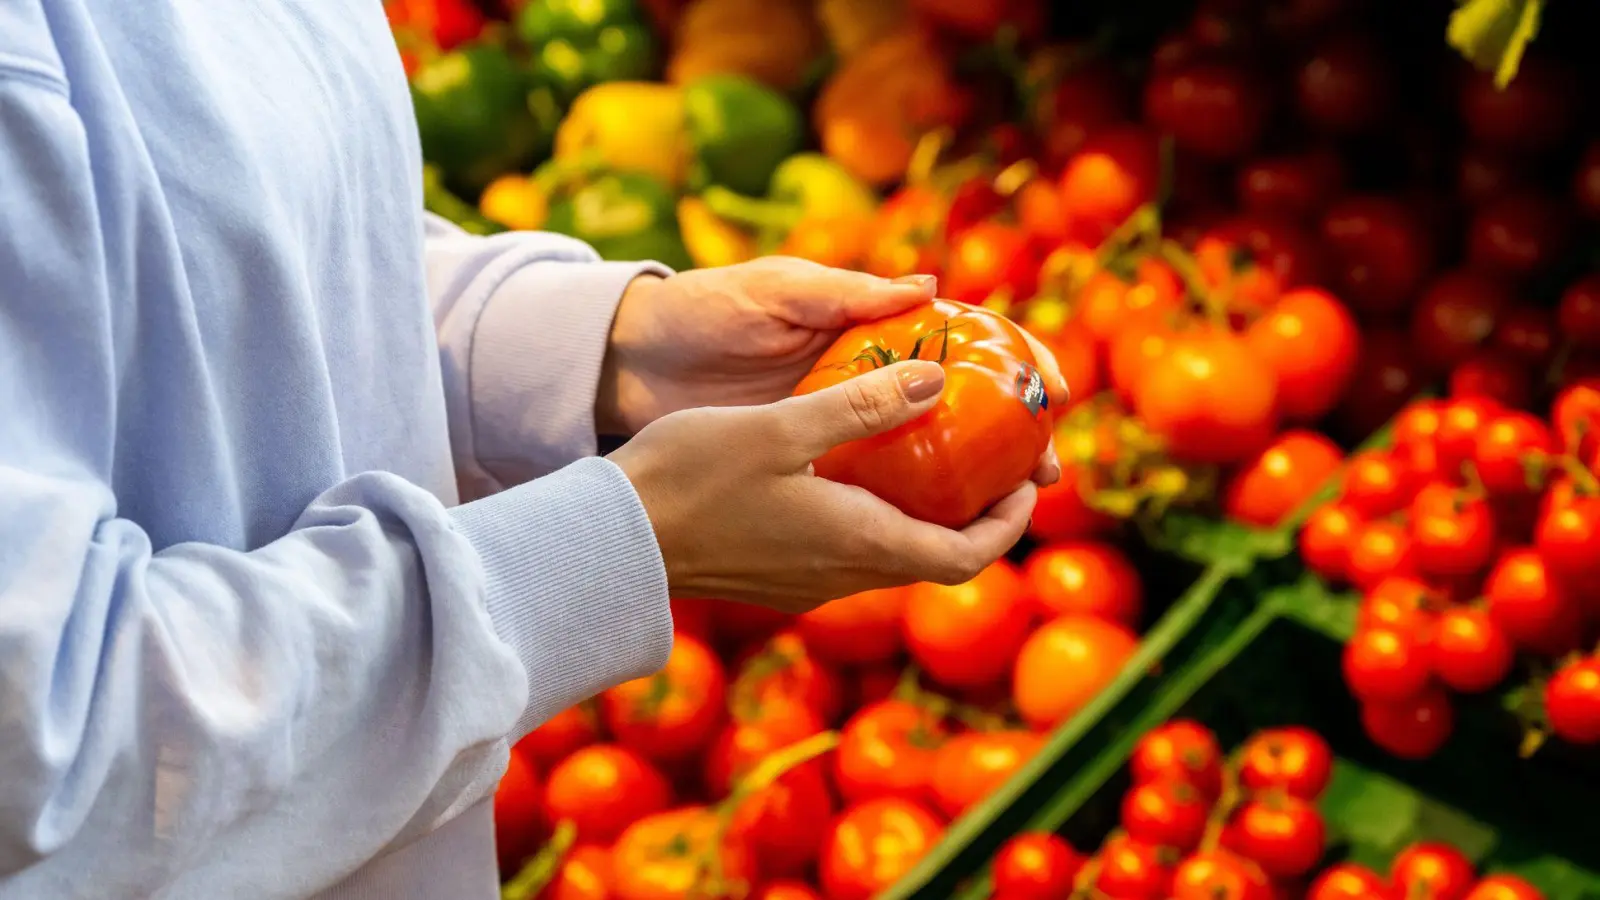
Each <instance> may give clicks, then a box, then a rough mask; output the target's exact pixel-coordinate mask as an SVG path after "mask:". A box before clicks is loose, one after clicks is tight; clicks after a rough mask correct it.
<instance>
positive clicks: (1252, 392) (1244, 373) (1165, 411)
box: [1133, 328, 1278, 463]
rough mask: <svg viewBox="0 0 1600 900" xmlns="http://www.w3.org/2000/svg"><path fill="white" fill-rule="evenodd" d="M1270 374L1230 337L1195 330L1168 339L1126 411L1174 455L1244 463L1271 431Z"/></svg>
mask: <svg viewBox="0 0 1600 900" xmlns="http://www.w3.org/2000/svg"><path fill="white" fill-rule="evenodd" d="M1277 402H1278V388H1277V375H1276V374H1275V373H1274V372H1273V371H1272V370H1271V369H1270V368H1268V366H1267V364H1266V363H1265V362H1264V361H1262V360H1261V359H1260V358H1258V357H1257V356H1256V355H1255V354H1254V353H1252V352H1251V351H1250V348H1249V346H1248V345H1247V344H1246V343H1245V342H1244V340H1243V339H1242V338H1240V337H1239V336H1237V335H1234V334H1231V333H1228V332H1226V331H1220V330H1216V329H1210V328H1200V329H1196V330H1193V331H1189V332H1185V333H1183V334H1180V335H1178V336H1176V337H1175V338H1174V340H1173V342H1172V345H1171V348H1170V350H1169V352H1168V354H1167V355H1166V356H1165V357H1163V358H1161V359H1159V360H1157V361H1156V363H1155V365H1154V366H1153V367H1152V368H1151V369H1150V371H1149V372H1147V373H1146V374H1145V376H1144V378H1143V379H1141V380H1140V381H1139V384H1138V389H1137V390H1136V391H1135V392H1134V397H1133V406H1134V410H1135V411H1136V412H1137V413H1138V414H1139V418H1141V419H1143V420H1144V421H1145V424H1146V425H1147V426H1148V427H1149V429H1150V431H1151V432H1152V433H1153V434H1155V435H1157V436H1159V437H1161V438H1163V439H1165V440H1166V442H1167V444H1168V448H1169V450H1170V451H1171V453H1172V455H1173V456H1174V457H1177V458H1180V459H1184V460H1189V461H1192V462H1202V463H1230V462H1238V461H1240V460H1243V459H1246V458H1248V457H1249V456H1250V455H1251V454H1254V453H1256V452H1258V451H1260V450H1261V448H1263V447H1265V446H1266V445H1267V443H1268V442H1270V441H1271V440H1272V434H1273V432H1274V431H1275V430H1276V428H1277Z"/></svg>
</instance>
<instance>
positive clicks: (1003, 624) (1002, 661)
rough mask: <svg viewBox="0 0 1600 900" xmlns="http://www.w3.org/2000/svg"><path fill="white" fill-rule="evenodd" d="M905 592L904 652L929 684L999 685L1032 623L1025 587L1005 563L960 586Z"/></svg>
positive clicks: (923, 586) (929, 585) (916, 587)
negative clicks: (905, 649)
mask: <svg viewBox="0 0 1600 900" xmlns="http://www.w3.org/2000/svg"><path fill="white" fill-rule="evenodd" d="M907 591H908V595H907V599H906V606H905V614H904V618H903V624H904V629H905V639H906V647H907V648H908V649H910V651H911V658H912V659H914V660H916V662H917V664H918V665H920V666H922V668H923V670H924V671H926V672H927V673H928V675H929V676H930V677H932V678H933V680H935V681H937V682H939V683H940V684H943V685H947V686H949V687H956V688H970V687H981V686H983V685H986V684H992V683H994V682H996V681H999V680H1000V679H1001V678H1002V677H1003V676H1004V675H1005V673H1006V672H1007V670H1009V669H1010V667H1011V661H1012V660H1013V659H1014V658H1015V657H1016V654H1017V648H1018V647H1021V646H1022V642H1023V641H1024V640H1025V639H1026V638H1027V636H1028V625H1029V624H1030V623H1031V622H1032V621H1033V603H1032V600H1031V598H1029V597H1028V595H1027V582H1025V581H1023V580H1022V575H1021V573H1019V572H1018V571H1017V569H1016V567H1015V566H1013V565H1012V564H1011V563H1009V562H1007V561H1006V560H1004V559H1001V560H998V561H996V562H995V563H993V564H992V565H990V566H989V567H988V568H986V569H984V570H983V571H982V572H979V573H978V576H977V577H976V578H974V579H972V580H971V581H968V582H966V583H964V584H956V585H942V584H933V583H930V582H924V583H921V584H914V585H912V586H911V587H910V588H908V589H907Z"/></svg>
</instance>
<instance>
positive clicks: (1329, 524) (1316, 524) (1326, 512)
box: [1300, 502, 1364, 582]
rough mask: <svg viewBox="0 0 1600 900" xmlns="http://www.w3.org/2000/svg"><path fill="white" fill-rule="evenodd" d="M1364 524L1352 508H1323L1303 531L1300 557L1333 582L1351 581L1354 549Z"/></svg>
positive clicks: (1339, 506) (1337, 506) (1313, 515)
mask: <svg viewBox="0 0 1600 900" xmlns="http://www.w3.org/2000/svg"><path fill="white" fill-rule="evenodd" d="M1363 524H1364V521H1363V519H1362V517H1361V515H1360V514H1358V513H1356V512H1355V511H1354V510H1352V509H1351V508H1350V507H1349V506H1348V505H1346V504H1344V503H1342V502H1339V503H1329V504H1326V505H1324V506H1319V507H1317V508H1316V509H1315V510H1313V511H1312V513H1311V515H1310V516H1308V517H1307V518H1306V524H1305V527H1303V528H1301V529H1300V558H1301V559H1303V560H1305V563H1306V565H1308V566H1310V567H1311V569H1312V571H1314V572H1316V573H1317V574H1318V575H1321V576H1322V577H1323V578H1326V579H1328V580H1329V581H1334V582H1342V581H1346V580H1348V579H1349V578H1350V549H1351V544H1352V543H1353V542H1354V540H1355V536H1356V534H1357V533H1358V532H1359V531H1360V530H1361V528H1362V525H1363Z"/></svg>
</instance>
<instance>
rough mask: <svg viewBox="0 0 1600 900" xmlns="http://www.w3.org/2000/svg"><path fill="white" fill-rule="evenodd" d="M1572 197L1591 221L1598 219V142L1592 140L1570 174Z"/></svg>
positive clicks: (1599, 145)
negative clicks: (1575, 168) (1576, 166)
mask: <svg viewBox="0 0 1600 900" xmlns="http://www.w3.org/2000/svg"><path fill="white" fill-rule="evenodd" d="M1572 197H1573V199H1574V200H1576V201H1577V202H1578V208H1579V209H1580V210H1582V211H1583V214H1584V215H1586V216H1588V217H1589V218H1591V219H1600V140H1592V141H1590V142H1589V146H1588V147H1587V148H1585V149H1584V151H1583V159H1581V160H1580V161H1579V162H1578V168H1577V170H1576V171H1574V172H1573V173H1572Z"/></svg>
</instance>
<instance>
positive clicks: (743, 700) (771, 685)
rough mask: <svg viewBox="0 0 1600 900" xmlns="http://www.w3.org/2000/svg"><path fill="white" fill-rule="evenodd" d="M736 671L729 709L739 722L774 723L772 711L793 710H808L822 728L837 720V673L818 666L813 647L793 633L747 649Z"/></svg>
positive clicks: (737, 663)
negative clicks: (795, 708) (794, 708)
mask: <svg viewBox="0 0 1600 900" xmlns="http://www.w3.org/2000/svg"><path fill="white" fill-rule="evenodd" d="M836 602H842V601H836ZM734 666H735V672H736V677H735V678H734V681H733V684H732V686H731V687H730V689H729V691H728V706H729V709H730V711H731V712H732V713H733V717H734V718H735V719H739V720H741V721H745V722H750V723H755V724H759V723H761V722H763V721H768V720H769V719H770V716H769V712H771V713H772V714H776V713H777V712H778V711H782V712H785V713H787V711H788V710H790V709H792V708H793V707H795V706H801V707H804V708H805V709H807V710H809V711H810V712H811V713H812V715H813V717H814V718H816V719H817V720H818V721H819V722H821V723H823V724H824V725H826V724H828V723H831V722H833V721H834V720H836V719H837V718H838V716H839V706H840V700H841V697H840V695H841V693H842V691H843V688H842V687H841V686H840V684H839V675H838V673H837V672H835V671H834V670H832V669H830V668H828V667H827V666H826V665H823V664H822V663H820V662H818V661H817V659H816V656H815V654H814V653H812V652H811V646H810V645H809V644H807V643H806V642H805V641H804V640H802V639H801V638H800V635H799V634H798V633H796V632H794V631H784V632H780V633H778V634H775V635H773V636H772V637H771V638H770V639H768V640H767V642H766V643H765V644H760V645H757V646H754V647H751V648H749V649H748V650H746V651H745V652H744V653H742V654H740V655H739V656H738V657H737V658H736V659H735V661H734ZM768 707H771V708H772V709H771V710H770V711H769V710H768Z"/></svg>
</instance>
